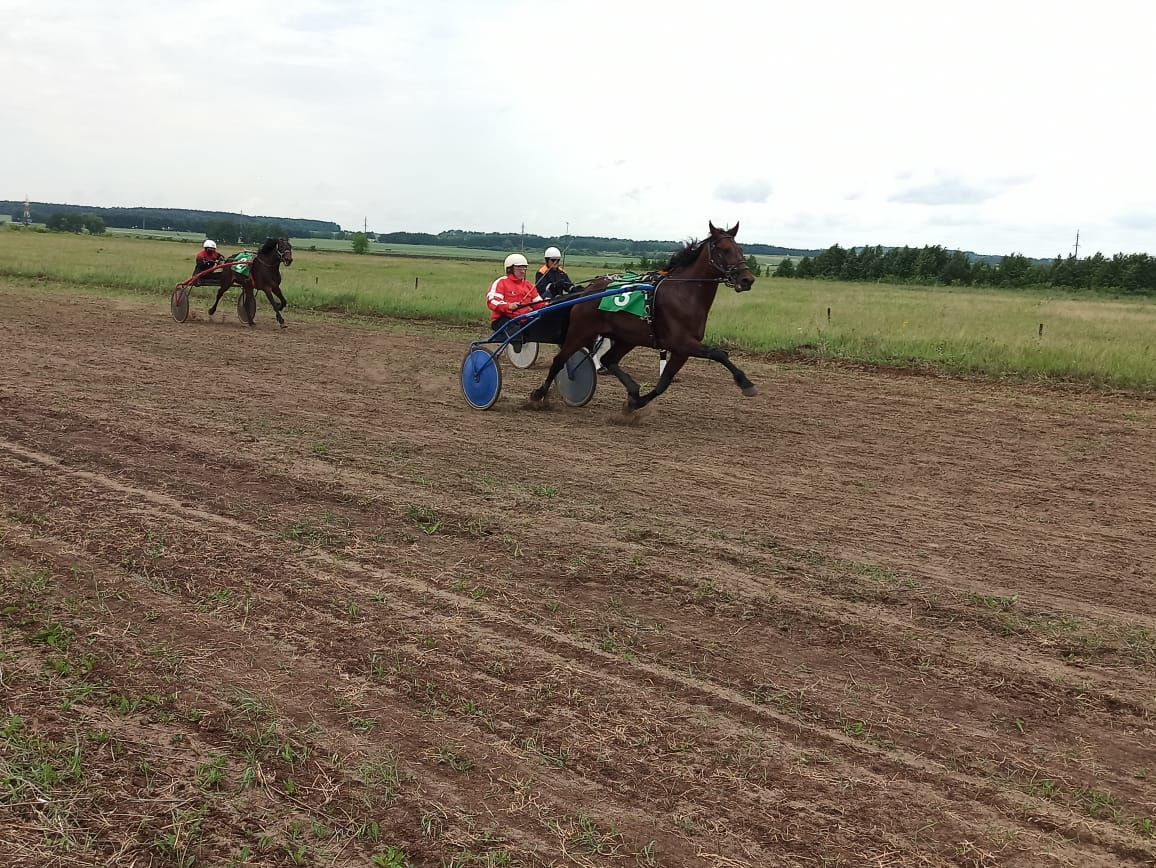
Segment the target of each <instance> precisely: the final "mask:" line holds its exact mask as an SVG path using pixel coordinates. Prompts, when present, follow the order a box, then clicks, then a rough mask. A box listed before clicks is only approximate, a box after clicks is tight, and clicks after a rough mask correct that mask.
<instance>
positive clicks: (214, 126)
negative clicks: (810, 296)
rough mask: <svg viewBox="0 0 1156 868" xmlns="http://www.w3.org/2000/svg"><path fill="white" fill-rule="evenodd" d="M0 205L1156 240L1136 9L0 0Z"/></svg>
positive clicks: (416, 223)
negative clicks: (20, 202)
mask: <svg viewBox="0 0 1156 868" xmlns="http://www.w3.org/2000/svg"><path fill="white" fill-rule="evenodd" d="M0 68H2V69H3V76H4V84H3V87H2V88H0V117H3V119H4V122H3V125H2V129H3V134H2V135H0V179H2V183H0V199H22V198H23V197H24V196H25V195H28V196H29V197H31V198H32V199H33V200H34V201H42V202H70V203H76V204H91V205H102V206H113V205H123V206H134V205H144V206H151V207H176V208H201V209H211V210H222V211H238V210H240V211H244V213H246V214H259V215H268V216H278V217H306V218H315V219H322V220H334V221H336V222H338V223H340V224H341V225H342V226H343V227H345V228H347V229H353V228H361V226H362V221H363V219H364V220H367V221H368V227H369V229H370V230H372V231H380V232H388V231H397V230H410V231H421V232H439V231H441V230H444V229H477V230H486V231H517V230H518V229H519V228H520V227H521V226H522V224H523V223H524V224H525V228H526V231H527V232H534V233H537V234H542V235H561V234H563V233H564V232H565V231H566V228H567V224H568V225H569V229H570V231H571V232H572V233H574V234H582V235H609V236H618V237H624V238H635V239H665V240H677V239H684V238H688V237H691V236H694V237H701V236H702V235H703V234H704V233H705V231H706V227H707V222H708V220H713V221H714V222H715V223H716V224H720V225H721V224H726V225H728V226H729V225H731V224H733V223H734V222H736V221H741V222H742V229H741V232H740V235H739V240H740V241H743V240H745V241H748V242H761V243H766V244H781V245H786V246H792V247H826V246H829V245H831V244H834V243H839V244H843V245H844V246H849V245H858V244H884V245H902V244H911V245H923V244H943V245H945V246H949V247H959V248H963V249H968V250H974V251H977V252H980V253H997V254H999V253H1009V252H1013V251H1017V252H1021V253H1025V254H1027V255H1029V256H1052V255H1055V254H1057V253H1059V254H1067V253H1069V252H1071V250H1072V246H1073V243H1074V241H1075V235H1076V231H1077V229H1078V230H1080V253H1081V255H1085V254H1090V253H1092V252H1094V251H1095V250H1101V251H1103V252H1104V253H1115V252H1118V251H1123V252H1137V251H1145V252H1148V253H1153V254H1156V146H1154V145H1156V142H1154V138H1156V137H1154V136H1153V132H1152V129H1153V126H1156V119H1154V116H1156V110H1154V109H1156V106H1154V105H1153V103H1154V96H1156V93H1154V92H1156V3H1153V2H1150V0H1143V2H1141V0H1137V2H1122V0H1099V2H1095V3H1079V4H1077V3H1063V2H1023V0H990V2H989V0H969V2H966V3H965V2H928V0H920V2H899V0H874V2H859V0H855V2H851V0H848V2H833V0H828V2H824V0H810V2H791V3H785V2H775V0H751V2H748V0H737V2H729V3H728V2H695V3H682V2H671V0H664V2H649V0H645V2H644V0H638V2H635V0H568V2H564V3H563V2H553V0H533V2H529V0H527V2H513V0H509V2H507V0H496V2H490V0H465V2H457V0H418V2H415V0H406V2H393V0H331V2H310V0H277V2H272V0H200V2H168V3H158V2H156V0H139V2H138V0H106V2H102V3H92V2H74V0H39V2H36V3H33V2H28V0H0Z"/></svg>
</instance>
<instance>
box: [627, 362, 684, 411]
mask: <svg viewBox="0 0 1156 868" xmlns="http://www.w3.org/2000/svg"><path fill="white" fill-rule="evenodd" d="M687 358H688V356H686V355H685V354H683V353H671V354H670V358H669V359H668V360H667V362H666V367H664V368H663V369H662V376H660V377H659V378H658V384H657V385H656V386H655V387H654V388H653V389H651V390H650V391H649V392H647V393H646V394H645V395H643V396H642V397H640V398H638V407H637V408H636V409H641V408H642V407H645V406H646V405H647V404H649V403H650V402H651V401H653V400H654V399H655V398H657V397H658V396H659V395H661V394H662V393H663V392H665V391H666V390H667V389H669V388H670V384H671V383H672V382H674V377H675V375H676V374H677V373H678V372H679V371H680V370H682V366H683V365H685V364H686V360H687Z"/></svg>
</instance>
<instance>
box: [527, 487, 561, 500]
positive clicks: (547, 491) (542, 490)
mask: <svg viewBox="0 0 1156 868" xmlns="http://www.w3.org/2000/svg"><path fill="white" fill-rule="evenodd" d="M530 494H532V495H534V497H557V496H558V489H557V487H555V486H553V485H531V486H530Z"/></svg>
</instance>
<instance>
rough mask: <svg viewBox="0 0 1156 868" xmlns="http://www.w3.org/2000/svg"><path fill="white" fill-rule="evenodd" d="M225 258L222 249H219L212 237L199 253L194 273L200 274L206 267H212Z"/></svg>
mask: <svg viewBox="0 0 1156 868" xmlns="http://www.w3.org/2000/svg"><path fill="white" fill-rule="evenodd" d="M224 258H225V257H223V256H222V255H221V251H219V250H218V249H217V242H216V241H213V240H212V239H211V238H210V239H208V240H206V241H205V243H204V244H203V245H202V246H201V249H200V251H198V253H197V265H196V268H195V270H194V272H193V273H194V274H199V273H200V272H202V271H204V270H205V269H206V268H212V267H213V266H214V265H216V264H217V263H218V262H221V261H222V260H223V259H224Z"/></svg>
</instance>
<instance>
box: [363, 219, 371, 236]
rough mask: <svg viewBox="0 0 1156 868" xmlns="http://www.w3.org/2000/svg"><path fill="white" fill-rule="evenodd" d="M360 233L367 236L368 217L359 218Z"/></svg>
mask: <svg viewBox="0 0 1156 868" xmlns="http://www.w3.org/2000/svg"><path fill="white" fill-rule="evenodd" d="M361 233H362V234H363V235H368V234H369V218H368V217H362V218H361Z"/></svg>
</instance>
